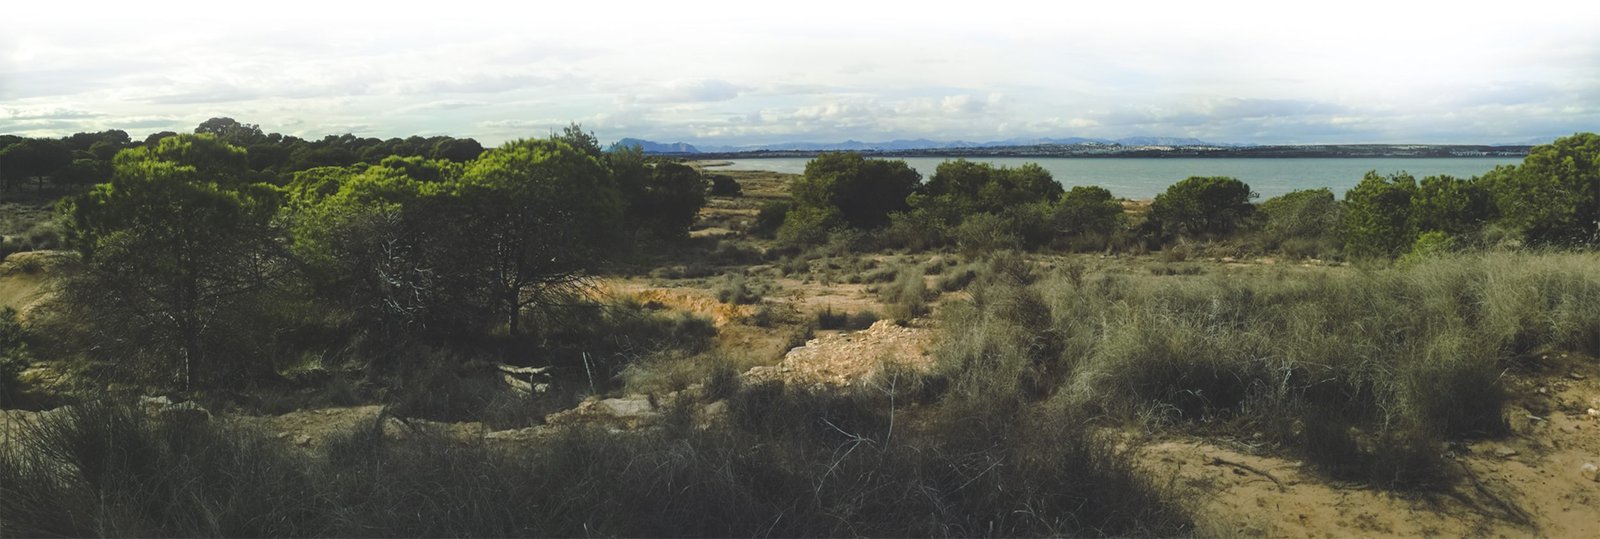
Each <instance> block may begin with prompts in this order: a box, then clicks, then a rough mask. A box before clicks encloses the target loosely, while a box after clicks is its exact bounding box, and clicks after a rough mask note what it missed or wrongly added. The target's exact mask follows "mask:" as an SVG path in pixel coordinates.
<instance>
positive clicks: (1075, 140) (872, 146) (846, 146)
mask: <svg viewBox="0 0 1600 539" xmlns="http://www.w3.org/2000/svg"><path fill="white" fill-rule="evenodd" d="M618 142H619V143H621V144H623V145H635V144H636V145H638V146H640V147H642V148H644V151H645V153H672V154H686V153H735V152H750V151H775V152H824V151H863V152H866V151H878V152H897V151H907V150H945V149H955V148H999V147H1015V146H1040V145H1066V146H1077V145H1095V144H1104V145H1118V146H1174V147H1191V146H1211V147H1236V146H1239V145H1236V144H1219V143H1213V142H1206V141H1203V140H1200V139H1196V138H1174V137H1127V138H1120V139H1100V138H1083V137H1067V138H1049V137H1037V138H1012V139H1006V140H993V141H988V142H969V141H965V140H951V141H939V140H929V139H912V140H903V139H901V140H891V141H887V142H862V141H859V140H846V141H844V142H778V143H772V144H748V145H743V146H726V145H711V144H703V145H699V146H695V145H692V144H689V143H686V142H672V143H663V142H652V141H648V140H642V139H636V138H625V139H622V140H620V141H618Z"/></svg>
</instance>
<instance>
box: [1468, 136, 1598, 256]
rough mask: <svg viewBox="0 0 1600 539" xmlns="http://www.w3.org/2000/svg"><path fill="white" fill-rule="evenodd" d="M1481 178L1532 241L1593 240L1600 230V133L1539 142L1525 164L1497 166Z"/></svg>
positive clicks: (1508, 218) (1512, 223) (1505, 215)
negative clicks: (1541, 144)
mask: <svg viewBox="0 0 1600 539" xmlns="http://www.w3.org/2000/svg"><path fill="white" fill-rule="evenodd" d="M1483 181H1484V182H1485V183H1487V184H1488V185H1489V186H1490V188H1491V189H1492V190H1493V191H1494V199H1495V203H1496V205H1497V206H1498V207H1499V210H1500V213H1501V214H1502V219H1503V222H1504V223H1506V224H1508V225H1510V226H1511V227H1513V228H1515V229H1516V230H1520V231H1522V232H1523V233H1524V234H1525V236H1526V237H1527V239H1528V241H1530V242H1532V243H1537V244H1556V245H1576V244H1582V243H1592V242H1594V241H1595V240H1596V237H1597V233H1600V135H1597V134H1594V133H1579V134H1576V135H1572V136H1570V137H1563V138H1560V139H1557V140H1556V141H1555V142H1554V143H1552V144H1546V145H1543V146H1536V147H1534V148H1533V150H1532V151H1531V152H1530V153H1529V154H1528V157H1527V158H1526V159H1524V160H1523V161H1522V165H1521V166H1517V167H1500V168H1497V169H1495V170H1494V171H1492V172H1490V173H1489V174H1487V175H1485V176H1484V178H1483Z"/></svg>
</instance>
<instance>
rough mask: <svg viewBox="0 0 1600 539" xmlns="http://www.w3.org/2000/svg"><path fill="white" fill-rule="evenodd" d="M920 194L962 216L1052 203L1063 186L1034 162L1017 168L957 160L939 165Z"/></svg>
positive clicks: (1059, 195) (1058, 195) (1057, 197)
mask: <svg viewBox="0 0 1600 539" xmlns="http://www.w3.org/2000/svg"><path fill="white" fill-rule="evenodd" d="M922 192H923V193H925V194H926V195H927V196H929V197H932V198H942V199H945V200H946V201H947V203H950V204H954V205H955V206H957V207H959V208H960V209H961V212H962V213H993V212H1000V211H1003V210H1005V209H1007V208H1011V207H1013V206H1017V205H1022V204H1029V203H1034V202H1055V201H1056V200H1059V199H1060V198H1061V194H1062V187H1061V184H1060V183H1057V182H1056V181H1055V179H1053V178H1051V176H1050V172H1049V171H1047V170H1045V169H1044V168H1043V167H1040V166H1039V165H1037V164H1034V163H1028V164H1025V165H1022V166H1020V167H1017V168H1010V167H1004V166H1001V167H995V166H994V165H991V164H989V163H981V162H974V161H968V160H966V159H956V160H954V161H945V162H943V163H940V164H939V167H938V168H937V169H936V170H935V171H934V174H933V177H931V178H929V179H928V183H927V185H925V186H923V188H922Z"/></svg>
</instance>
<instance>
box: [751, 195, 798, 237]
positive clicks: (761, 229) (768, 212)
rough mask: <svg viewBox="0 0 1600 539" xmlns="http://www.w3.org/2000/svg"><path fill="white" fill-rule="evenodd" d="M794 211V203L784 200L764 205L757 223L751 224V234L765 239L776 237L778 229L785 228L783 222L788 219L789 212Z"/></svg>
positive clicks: (757, 214)
mask: <svg viewBox="0 0 1600 539" xmlns="http://www.w3.org/2000/svg"><path fill="white" fill-rule="evenodd" d="M793 209H794V203H792V202H788V201H784V200H774V201H771V202H768V203H766V204H762V205H761V210H760V211H759V212H758V213H756V220H755V222H753V223H751V224H750V233H751V234H753V235H756V236H758V237H764V238H771V237H774V236H776V235H777V233H778V228H779V227H781V226H783V221H784V220H785V219H786V218H788V216H789V212H790V211H791V210H793Z"/></svg>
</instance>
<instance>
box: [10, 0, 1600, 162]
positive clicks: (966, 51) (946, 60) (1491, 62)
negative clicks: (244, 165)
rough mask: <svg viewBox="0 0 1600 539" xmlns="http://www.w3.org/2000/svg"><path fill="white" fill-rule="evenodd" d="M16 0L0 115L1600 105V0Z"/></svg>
mask: <svg viewBox="0 0 1600 539" xmlns="http://www.w3.org/2000/svg"><path fill="white" fill-rule="evenodd" d="M27 4H29V5H27V6H12V5H8V6H6V7H5V8H4V11H5V12H6V17H5V19H4V20H3V21H0V133H12V134H23V135H34V136H40V135H64V134H69V133H73V132H78V131H90V130H102V129H109V128H116V129H124V130H127V131H128V132H129V133H131V134H133V135H134V136H135V137H142V136H143V135H144V134H147V133H150V132H155V131H161V130H173V131H190V130H192V129H193V128H194V126H195V125H196V124H198V123H200V122H201V121H203V120H205V119H207V118H210V117H213V116H230V117H233V118H235V119H238V120H240V121H243V122H247V123H257V124H260V125H261V127H262V128H263V129H265V130H267V131H277V132H283V133H290V134H296V135H300V136H307V137H320V136H322V135H325V134H330V133H345V132H350V133H354V134H357V135H361V136H375V137H383V138H387V137H392V136H406V135H411V134H421V135H433V134H449V135H455V136H472V137H477V138H478V139H479V140H480V141H483V142H485V143H487V144H494V143H498V142H500V141H503V140H506V139H511V138H518V137H526V136H542V135H545V134H548V133H549V132H550V131H551V130H553V129H557V128H559V127H561V126H564V125H566V124H567V123H568V122H572V121H576V122H581V123H582V124H583V126H584V127H585V128H588V129H591V130H593V131H595V132H596V134H597V135H599V137H600V138H601V140H603V141H610V140H615V139H617V138H621V137H625V136H632V137H639V138H646V139H651V140H657V141H663V142H668V141H680V140H682V141H688V142H694V143H703V144H756V143H770V142H780V141H840V140H845V139H856V140H867V141H882V140H891V139H901V138H930V139H939V140H953V139H963V140H977V141H984V140H1001V139H1009V138H1016V137H1044V136H1048V137H1068V136H1081V137H1107V138H1117V137H1125V136H1135V135H1150V136H1170V137H1195V138H1201V139H1205V140H1212V141H1219V142H1237V143H1341V142H1342V143H1353V142H1422V143H1506V142H1524V141H1536V140H1549V139H1551V138H1554V137H1555V136H1559V135H1564V134H1571V133H1573V132H1577V131H1596V130H1600V30H1597V29H1600V7H1597V6H1600V2H1592V1H1591V2H1517V3H1505V2H1497V3H1481V4H1480V3H1470V2H1456V3H1438V4H1435V3H1431V2H1427V3H1421V4H1422V5H1415V6H1411V5H1408V4H1409V3H1405V2H1394V1H1386V2H1321V3H1318V5H1317V6H1316V7H1300V6H1298V5H1297V4H1298V3H1294V2H1279V3H1230V2H1221V3H1218V2H1182V3H1170V4H1169V3H1161V2H1154V3H1152V2H1137V3H1131V2H1130V3H1126V4H1127V5H1128V6H1130V7H1125V8H1111V7H1104V6H1092V5H1088V4H1086V5H1082V6H1075V5H1068V6H1057V7H1050V8H1043V7H1040V6H1038V5H1034V3H1012V2H1004V1H985V2H961V3H953V2H951V3H945V2H920V3H914V4H913V3H906V4H903V5H902V4H897V5H894V6H874V5H869V4H868V3H867V2H861V1H854V2H829V1H822V2H798V3H791V4H784V5H785V6H787V7H782V8H776V7H767V8H761V7H759V5H760V4H758V3H755V2H738V3H726V4H718V3H697V2H652V3H649V4H643V5H632V4H629V3H619V2H593V3H584V4H585V5H593V6H596V7H589V8H582V7H551V6H544V5H540V3H534V2H523V3H516V4H494V3H472V2H454V3H451V2H437V1H434V2H429V3H416V4H411V3H404V2H390V3H384V4H375V5H370V6H368V5H363V6H351V7H345V6H342V3H339V2H333V1H328V0H323V1H319V2H299V1H283V2H268V3H259V2H258V3H249V4H251V7H245V8H241V7H235V6H234V5H233V4H234V3H229V2H197V3H184V2H175V3H157V2H120V3H118V4H108V5H93V4H91V5H88V6H82V5H69V4H68V3H65V2H29V3H27ZM240 4H244V3H240ZM568 4H572V5H573V6H577V5H578V4H579V3H577V2H569V3H568ZM1280 4H1282V5H1280Z"/></svg>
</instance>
